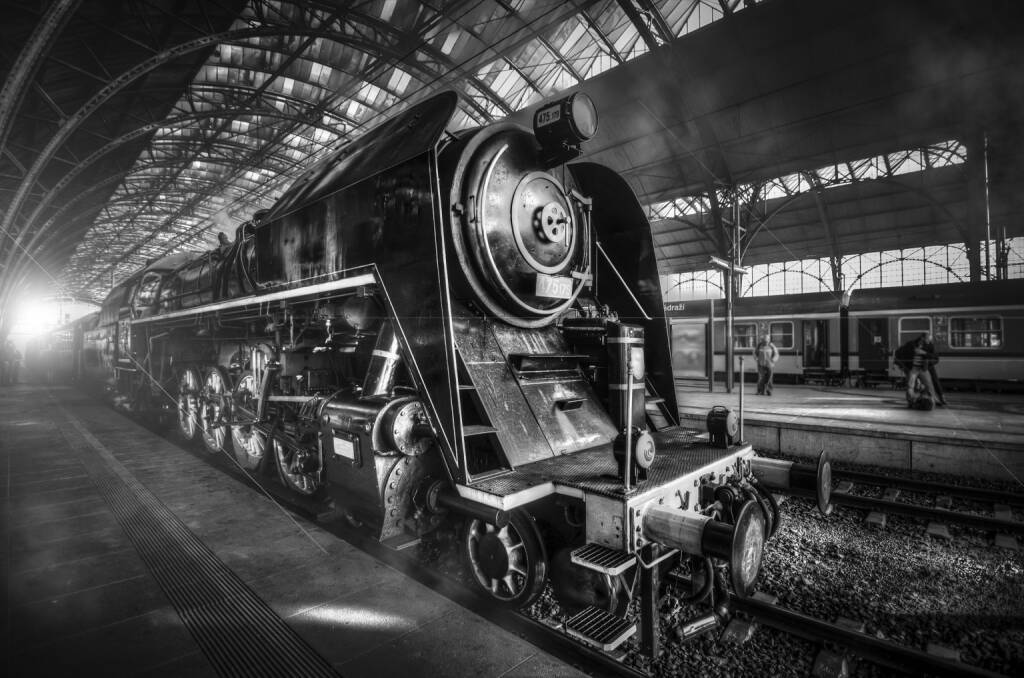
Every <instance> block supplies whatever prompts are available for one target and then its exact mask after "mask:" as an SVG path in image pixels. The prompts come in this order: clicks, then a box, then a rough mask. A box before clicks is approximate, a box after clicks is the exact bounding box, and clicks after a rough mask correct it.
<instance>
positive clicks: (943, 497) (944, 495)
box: [794, 469, 1024, 545]
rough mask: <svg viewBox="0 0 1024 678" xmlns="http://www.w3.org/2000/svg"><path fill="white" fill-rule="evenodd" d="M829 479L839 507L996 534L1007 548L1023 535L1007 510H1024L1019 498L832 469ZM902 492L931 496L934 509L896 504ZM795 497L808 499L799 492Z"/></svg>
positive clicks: (1022, 524) (1019, 523) (1022, 526)
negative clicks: (968, 505) (970, 507)
mask: <svg viewBox="0 0 1024 678" xmlns="http://www.w3.org/2000/svg"><path fill="white" fill-rule="evenodd" d="M832 477H833V479H834V480H838V481H839V483H838V485H837V487H836V488H835V489H833V491H832V503H833V504H836V505H839V506H849V507H852V508H859V509H866V510H868V511H874V512H877V513H878V514H884V515H903V516H908V517H911V518H918V519H921V520H928V521H932V522H934V523H936V524H937V525H949V524H955V525H963V526H966V527H971V528H975V529H978V530H983V531H989V532H995V533H996V534H997V535H1005V537H1006V538H1007V539H1006V541H1005V542H1004V544H1005V545H1010V543H1011V541H1012V543H1016V539H1015V538H1014V535H1024V521H1019V520H1014V519H1013V517H1012V512H1011V509H1010V507H1011V506H1024V495H1022V494H1015V493H1012V492H1003V491H999V490H991V489H987V488H977V487H966V486H960V485H952V484H948V483H937V482H932V481H926V480H918V479H914V478H901V477H898V476H892V475H885V474H878V473H866V472H860V471H841V470H835V469H834V470H833V471H832ZM865 487H878V488H883V490H884V495H883V496H882V497H881V498H879V497H871V496H865V495H862V494H857V493H855V490H856V489H861V488H865ZM903 492H908V493H913V494H915V495H922V494H923V495H932V496H933V499H932V503H933V505H932V506H926V505H923V504H920V503H911V502H908V501H898V498H899V497H900V496H901V494H902V493H903ZM794 494H799V495H800V496H808V497H809V496H810V495H809V494H804V493H800V492H794ZM812 498H813V497H812ZM954 500H962V501H970V502H977V503H986V504H989V505H990V506H991V511H992V515H981V514H978V513H970V512H966V511H957V510H953V509H952V508H949V507H951V506H952V504H953V502H954ZM943 504H944V505H945V506H943Z"/></svg>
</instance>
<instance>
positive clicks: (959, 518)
mask: <svg viewBox="0 0 1024 678" xmlns="http://www.w3.org/2000/svg"><path fill="white" fill-rule="evenodd" d="M790 493H791V494H795V495H799V496H801V497H807V498H812V499H813V498H814V495H813V493H811V492H806V491H802V490H790ZM832 503H833V504H838V505H840V506H852V507H853V508H861V509H869V510H872V511H882V512H884V513H893V514H897V515H904V516H910V517H912V518H924V519H927V520H940V521H946V522H950V523H956V524H958V525H966V526H967V527H974V528H977V529H979V530H989V531H994V532H1008V533H1016V534H1024V522H1020V521H1016V520H1001V519H999V518H992V517H990V516H977V515H974V514H972V513H961V512H959V511H951V510H949V509H942V508H933V507H931V506H915V505H914V504H907V503H905V502H901V501H889V500H888V499H875V498H873V497H860V496H857V495H855V494H849V493H848V492H836V491H833V492H832Z"/></svg>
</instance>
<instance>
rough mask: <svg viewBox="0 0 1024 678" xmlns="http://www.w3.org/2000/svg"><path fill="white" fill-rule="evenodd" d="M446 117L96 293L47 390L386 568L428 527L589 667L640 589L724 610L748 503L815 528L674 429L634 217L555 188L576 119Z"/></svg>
mask: <svg viewBox="0 0 1024 678" xmlns="http://www.w3.org/2000/svg"><path fill="white" fill-rule="evenodd" d="M457 101H458V100H457V96H456V95H455V94H454V93H443V94H440V95H437V96H435V97H433V98H430V99H427V100H425V101H423V102H421V103H419V104H417V105H414V106H411V107H410V108H408V109H406V110H405V111H404V112H402V113H401V114H399V115H397V116H396V117H394V118H392V119H391V120H390V121H388V122H385V123H383V124H382V125H381V126H379V127H378V128H376V129H375V130H373V131H371V132H368V133H367V134H365V135H364V136H362V137H360V138H359V139H358V140H356V141H354V142H352V143H350V144H348V145H346V146H344V147H343V148H340V149H339V150H337V151H336V152H334V153H333V154H332V155H330V157H328V158H327V159H325V160H324V161H322V162H321V163H319V164H318V165H317V166H315V167H313V168H312V169H310V170H309V171H308V172H306V173H305V174H304V175H303V176H301V177H300V178H299V179H298V180H297V181H296V182H295V183H294V185H292V186H291V187H290V189H289V190H288V191H286V192H285V193H284V194H283V195H282V197H281V198H280V199H279V200H278V201H277V202H276V204H274V206H273V207H272V208H271V209H270V210H269V211H266V212H262V213H257V214H256V215H254V217H253V218H252V220H251V221H249V222H246V223H244V224H243V225H241V226H240V227H239V228H238V229H237V232H236V234H235V239H234V241H233V242H227V243H225V244H224V245H223V246H222V247H220V248H219V249H217V250H213V251H210V252H206V253H203V254H200V255H198V256H197V255H195V254H189V255H175V256H170V257H167V258H164V259H161V260H158V261H154V262H152V263H151V264H150V265H148V266H147V267H145V269H144V270H142V271H139V272H138V273H137V274H135V275H134V276H132V277H130V278H129V279H127V280H126V281H124V282H123V283H121V284H120V285H118V286H117V287H115V288H114V289H113V290H112V291H111V292H110V294H109V296H108V297H107V298H106V299H105V301H104V302H103V304H102V307H101V309H100V311H99V313H98V315H96V316H94V317H92V318H90V319H86V320H84V321H82V322H81V323H79V324H78V325H77V326H76V327H74V328H72V332H71V334H70V335H69V336H68V342H69V343H70V344H71V345H73V346H74V354H75V356H76V358H75V363H74V366H73V368H74V370H75V371H76V372H77V373H78V374H79V375H81V376H82V377H83V378H84V379H86V380H91V381H93V382H103V383H104V385H105V386H106V387H107V388H108V389H109V391H110V392H111V393H112V394H113V395H114V398H115V400H116V403H117V404H118V405H120V406H121V407H123V408H125V409H128V410H130V411H132V412H134V413H137V414H138V415H139V416H145V417H150V418H153V419H158V420H166V421H168V422H169V424H170V425H173V426H175V427H176V428H177V430H178V432H179V433H180V435H181V436H182V437H184V438H185V439H187V440H201V441H202V444H203V445H204V446H205V447H206V448H207V449H208V450H209V451H210V452H219V451H221V450H227V448H228V447H230V449H231V451H232V454H233V455H234V457H235V458H236V460H237V462H238V463H239V464H240V465H241V466H242V467H243V468H245V469H247V470H249V471H251V472H254V473H255V472H260V471H261V470H265V469H273V470H275V471H276V473H277V475H278V476H279V478H280V481H281V482H282V483H283V485H284V486H285V487H286V488H287V489H288V490H290V491H292V492H295V493H298V494H299V495H303V496H306V497H310V498H312V499H315V500H321V501H323V502H328V503H329V504H330V505H331V506H333V510H334V511H335V512H336V513H337V514H338V515H340V516H343V517H344V518H345V519H347V520H348V521H349V522H351V523H352V524H354V525H358V526H360V527H361V528H362V529H364V530H366V531H367V532H369V533H371V534H372V535H373V536H374V537H376V538H377V539H379V540H380V541H381V542H382V543H384V544H386V545H389V546H392V547H394V548H403V547H404V546H407V545H409V544H411V543H414V542H415V541H417V540H419V539H420V538H422V537H423V536H424V535H427V534H428V533H430V532H431V531H432V530H435V529H436V528H437V527H438V526H439V525H441V524H442V523H445V522H446V521H448V522H452V521H454V522H455V523H457V524H458V525H459V529H458V533H459V534H460V535H461V536H460V549H461V551H462V553H463V555H464V560H465V562H466V564H467V568H468V570H469V572H471V573H472V580H475V581H476V582H477V583H478V584H479V587H480V590H481V591H482V592H483V594H484V595H486V596H490V597H491V598H492V599H493V600H494V601H495V602H496V603H498V604H502V605H508V606H513V607H522V606H526V605H529V604H531V603H532V602H533V601H535V600H536V599H537V597H538V596H539V595H540V594H541V593H542V591H543V590H544V587H545V585H546V584H547V583H550V584H551V588H552V591H553V592H554V594H555V595H556V596H557V597H558V600H559V601H560V602H561V603H562V605H563V606H564V607H565V609H567V610H570V611H572V612H575V614H574V615H573V616H572V617H571V618H570V619H569V620H568V621H567V623H566V630H567V631H568V632H569V633H570V634H572V635H574V636H575V637H577V638H579V639H581V640H583V641H585V642H588V643H592V644H594V645H596V646H598V647H600V648H602V649H605V650H610V649H613V648H614V647H616V646H617V645H618V644H619V643H621V642H622V641H624V640H625V639H626V638H628V637H630V636H631V635H633V634H635V633H636V630H637V622H636V620H635V619H630V618H627V617H626V616H624V614H625V610H626V609H627V607H628V605H627V603H628V602H629V600H631V599H632V598H633V597H634V594H635V595H638V596H639V598H640V609H641V610H647V611H648V612H650V614H648V615H642V616H644V617H645V618H647V619H648V620H649V619H650V618H652V617H653V619H654V622H653V624H654V625H656V623H657V621H656V620H657V599H656V598H657V593H656V591H657V587H656V586H652V585H651V582H657V581H658V578H659V577H660V576H661V575H663V574H664V571H665V570H666V569H667V568H669V567H672V566H675V565H676V564H678V563H679V562H680V559H687V560H688V561H690V564H691V569H692V570H693V572H694V573H695V576H694V583H693V586H694V589H695V590H694V593H695V594H699V597H701V598H704V599H707V598H709V597H710V598H711V599H712V600H717V601H718V603H721V601H722V600H724V599H725V598H726V597H727V596H728V595H730V594H732V595H748V594H749V593H751V591H752V590H753V588H754V585H755V580H756V578H757V575H758V572H759V569H760V563H761V556H762V550H763V547H764V543H765V540H766V539H767V538H768V537H769V536H770V534H771V533H772V532H773V531H774V528H775V527H777V525H778V521H779V513H778V507H777V505H776V504H775V503H774V500H773V499H772V497H771V494H770V492H769V490H787V489H791V488H799V489H803V490H811V491H815V492H817V494H818V497H819V504H820V505H821V506H823V507H824V506H827V504H828V488H829V466H828V463H827V460H824V459H822V460H819V464H818V465H817V466H816V467H815V466H800V465H794V464H792V463H790V462H782V461H776V460H769V459H761V458H758V457H757V456H755V454H754V452H753V450H752V448H751V447H750V446H749V445H747V444H744V443H741V442H739V441H737V440H736V431H735V426H734V424H733V421H732V419H730V418H728V417H726V418H725V419H723V420H722V421H721V422H717V419H716V423H715V424H714V425H713V426H712V428H713V431H712V434H710V435H697V434H695V432H692V431H686V430H684V429H682V428H680V427H679V426H678V422H677V408H676V401H675V391H674V388H673V374H672V364H671V352H670V346H669V335H668V325H667V322H666V319H665V313H664V309H663V305H662V295H661V290H660V285H659V278H658V272H657V267H656V262H655V259H654V248H653V244H652V238H651V233H650V228H649V225H648V221H647V218H646V217H645V215H644V211H643V209H642V208H641V206H640V205H639V204H638V202H637V200H636V197H635V196H634V195H633V193H632V191H631V189H630V188H629V186H628V185H627V183H626V182H625V181H624V180H623V179H622V178H621V177H620V176H619V175H618V174H616V173H615V172H614V171H612V170H611V169H609V168H607V167H604V166H601V165H597V164H594V163H588V162H570V161H572V160H574V159H576V158H577V157H578V156H579V155H580V153H581V150H580V147H581V144H582V143H583V142H585V141H586V140H587V139H588V138H590V137H591V136H592V135H593V134H594V132H595V130H596V125H597V113H596V111H595V109H594V106H593V104H592V102H591V101H590V99H589V98H588V97H586V96H585V95H584V94H582V93H577V94H574V95H571V96H569V97H566V98H565V99H562V100H560V101H556V102H554V103H551V104H548V105H546V106H543V107H541V108H540V109H539V110H538V111H537V112H536V113H535V115H534V129H533V130H532V131H531V130H529V129H527V128H525V127H522V126H518V125H515V124H512V123H508V122H501V123H496V124H493V125H490V126H486V127H482V128H479V129H475V130H469V131H463V132H458V133H452V132H449V131H447V127H448V126H449V122H450V120H451V118H452V116H453V114H454V112H455V110H456V105H457ZM726 572H727V573H728V576H726V574H725V573H726ZM637 581H639V582H640V585H639V586H637V584H636V582H637ZM638 588H639V590H640V591H639V593H637V591H636V590H637V589H638ZM713 607H715V606H714V605H713V606H709V613H708V615H707V617H702V618H701V621H700V622H699V623H697V624H695V625H693V628H695V629H697V628H704V629H706V628H709V627H713V626H714V625H715V624H716V623H717V622H718V621H719V620H720V615H721V612H722V610H721V606H720V604H719V605H717V607H718V609H717V610H715V609H712V608H713ZM632 609H633V610H634V613H635V609H636V607H635V606H634V607H633V608H632ZM651 624H652V622H650V621H648V622H647V623H646V624H645V625H644V626H643V629H642V633H641V641H642V642H643V643H644V644H645V645H646V646H650V643H651V642H653V641H652V638H654V637H655V636H656V628H654V627H652V625H651Z"/></svg>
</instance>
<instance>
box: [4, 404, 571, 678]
mask: <svg viewBox="0 0 1024 678" xmlns="http://www.w3.org/2000/svg"><path fill="white" fill-rule="evenodd" d="M197 454H202V453H196V452H190V451H189V450H186V449H183V448H182V447H180V446H178V445H176V444H174V443H172V442H170V441H168V440H166V439H163V438H161V437H159V436H157V435H155V434H154V433H152V432H150V431H149V430H147V429H145V428H143V427H142V426H140V425H138V424H137V423H135V422H134V421H132V420H131V419H129V418H126V417H125V416H123V415H121V414H119V413H117V412H115V411H114V410H112V409H110V408H108V407H107V406H105V405H103V404H101V403H99V402H97V401H96V400H95V399H90V398H89V397H88V396H86V395H83V394H81V393H78V392H76V391H72V390H69V389H66V388H45V387H42V386H11V387H3V388H0V475H2V478H3V492H4V501H3V509H2V514H0V515H2V516H3V520H2V525H0V530H2V532H3V545H4V557H3V564H2V566H3V570H4V578H5V580H6V586H5V587H4V590H3V591H4V592H3V607H4V609H5V610H6V614H5V615H4V620H3V624H4V628H3V639H4V643H3V644H4V647H5V648H6V650H5V652H4V664H5V675H7V676H12V677H13V676H71V675H82V676H106V677H111V676H151V677H156V676H181V675H187V676H189V677H190V678H203V677H205V676H268V677H281V676H336V675H342V676H346V678H360V677H367V678H371V677H372V678H380V677H381V676H390V675H417V676H474V677H479V678H484V677H487V676H494V677H497V676H502V677H507V678H512V677H514V676H539V675H543V676H567V677H568V676H582V675H585V674H583V673H581V672H580V671H578V670H577V669H575V668H573V667H572V666H570V665H567V664H565V663H563V662H562V661H560V660H559V659H557V658H555V657H553V656H552V655H550V654H547V653H546V652H544V651H542V650H540V649H538V648H537V647H535V646H534V645H532V644H530V643H529V642H527V641H526V640H524V639H522V638H520V637H519V635H517V634H515V633H511V632H509V631H506V630H504V629H503V628H501V627H499V626H496V625H494V624H493V623H491V622H490V621H488V620H486V619H484V618H483V617H481V616H478V615H477V614H475V613H474V612H472V611H470V610H468V609H466V608H465V607H462V606H460V605H458V604H456V603H455V602H453V601H452V600H449V599H448V598H447V597H445V596H442V595H441V594H439V593H437V592H436V591H435V590H433V589H431V588H428V587H427V586H424V585H422V584H420V583H418V582H417V581H415V580H413V579H410V578H409V577H407V576H406V575H404V574H402V573H400V572H399V571H397V570H396V569H393V568H392V567H390V566H389V565H386V564H384V563H382V562H380V561H378V560H376V559H375V558H373V557H371V556H370V555H368V554H367V553H366V552H364V551H362V550H359V549H357V548H355V547H354V546H352V545H350V544H349V543H348V542H346V541H345V540H343V539H341V538H339V537H338V536H336V535H335V534H333V533H331V532H329V531H327V530H325V529H323V528H322V527H321V526H318V525H316V524H314V523H311V522H309V521H306V520H303V519H302V518H301V517H300V516H298V515H296V514H295V513H293V512H289V511H286V510H283V509H282V508H281V507H280V506H279V505H278V504H277V503H275V502H274V501H272V500H271V499H270V498H269V497H268V496H267V495H266V494H264V493H263V492H261V491H260V489H259V487H258V486H254V485H253V484H252V483H247V482H246V480H245V478H243V477H232V476H231V475H230V474H227V473H225V472H224V471H223V470H221V469H217V468H215V467H214V466H212V465H210V464H208V463H205V462H204V461H203V460H202V459H201V458H198V457H197V456H196V455H197Z"/></svg>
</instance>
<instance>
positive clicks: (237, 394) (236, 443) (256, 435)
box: [231, 371, 267, 471]
mask: <svg viewBox="0 0 1024 678" xmlns="http://www.w3.org/2000/svg"><path fill="white" fill-rule="evenodd" d="M258 388H259V385H258V384H257V382H256V377H255V376H254V375H253V373H252V372H250V371H245V372H242V374H241V375H239V379H238V383H237V384H236V385H235V390H234V393H233V394H232V395H233V397H232V401H233V404H234V408H233V414H234V415H235V417H236V418H238V419H240V420H243V423H240V424H237V425H234V426H232V427H231V447H232V449H234V451H235V459H236V460H237V461H238V465H239V466H241V467H242V468H244V469H245V470H246V471H255V470H257V469H258V468H259V467H260V465H261V464H262V463H263V459H264V458H265V457H266V452H267V436H266V435H265V434H264V433H263V432H262V431H261V430H260V429H259V428H257V427H256V425H255V424H254V423H252V422H253V421H254V420H255V419H256V407H257V399H258V394H257V390H258Z"/></svg>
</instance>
